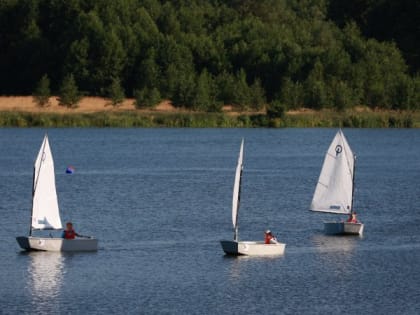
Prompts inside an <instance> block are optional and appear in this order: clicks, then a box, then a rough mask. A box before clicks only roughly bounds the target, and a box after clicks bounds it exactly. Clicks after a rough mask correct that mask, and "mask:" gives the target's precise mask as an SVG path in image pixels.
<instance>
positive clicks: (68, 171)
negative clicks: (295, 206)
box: [66, 166, 74, 174]
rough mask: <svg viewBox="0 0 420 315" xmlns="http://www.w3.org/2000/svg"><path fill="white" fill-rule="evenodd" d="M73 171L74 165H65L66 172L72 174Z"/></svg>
mask: <svg viewBox="0 0 420 315" xmlns="http://www.w3.org/2000/svg"><path fill="white" fill-rule="evenodd" d="M73 173H74V167H73V166H67V168H66V174H73Z"/></svg>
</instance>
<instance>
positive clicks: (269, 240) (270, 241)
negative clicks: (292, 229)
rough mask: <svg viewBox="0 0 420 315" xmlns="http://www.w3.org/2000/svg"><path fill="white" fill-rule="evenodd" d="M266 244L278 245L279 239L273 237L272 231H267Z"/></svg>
mask: <svg viewBox="0 0 420 315" xmlns="http://www.w3.org/2000/svg"><path fill="white" fill-rule="evenodd" d="M264 243H265V244H277V243H278V242H277V238H276V237H275V236H274V235H273V233H272V232H271V231H270V230H267V231H265V237H264Z"/></svg>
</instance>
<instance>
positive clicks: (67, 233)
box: [62, 222, 79, 240]
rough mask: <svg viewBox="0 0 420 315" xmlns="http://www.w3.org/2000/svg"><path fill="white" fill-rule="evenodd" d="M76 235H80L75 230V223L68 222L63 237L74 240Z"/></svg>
mask: <svg viewBox="0 0 420 315" xmlns="http://www.w3.org/2000/svg"><path fill="white" fill-rule="evenodd" d="M76 236H79V234H77V233H76V232H75V231H74V229H73V224H72V223H71V222H67V223H66V229H65V230H64V231H63V234H62V237H63V238H65V239H66V240H73V239H75V238H76Z"/></svg>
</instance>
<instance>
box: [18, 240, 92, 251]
mask: <svg viewBox="0 0 420 315" xmlns="http://www.w3.org/2000/svg"><path fill="white" fill-rule="evenodd" d="M16 240H17V242H18V243H19V246H20V247H21V248H22V249H24V250H27V251H30V250H42V251H53V252H80V251H81V252H88V251H97V250H98V240H97V239H96V238H76V239H73V240H68V239H63V238H53V237H33V236H29V237H28V236H18V237H16Z"/></svg>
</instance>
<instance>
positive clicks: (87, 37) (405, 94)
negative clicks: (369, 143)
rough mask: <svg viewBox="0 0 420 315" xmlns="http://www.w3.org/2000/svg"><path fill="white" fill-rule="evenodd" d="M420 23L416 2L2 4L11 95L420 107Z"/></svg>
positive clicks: (243, 106) (83, 0) (6, 86)
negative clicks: (73, 94) (41, 93)
mask: <svg viewBox="0 0 420 315" xmlns="http://www.w3.org/2000/svg"><path fill="white" fill-rule="evenodd" d="M419 21H420V2H419V1H414V0H412V1H410V0H401V1H394V0H376V1H372V0H354V1H347V2H346V1H340V0H258V1H256V0H230V1H228V0H189V1H188V0H171V1H165V0H113V1H107V0H2V1H0V95H32V94H34V91H36V90H37V89H38V90H39V89H40V88H42V89H43V91H44V92H45V91H47V92H48V93H51V94H53V95H60V93H62V94H63V93H64V91H66V90H68V89H69V88H70V89H71V90H73V91H76V93H79V94H80V95H89V96H102V97H107V98H111V99H113V100H115V104H117V103H118V102H119V101H120V100H121V99H123V98H124V97H133V98H134V99H135V100H136V106H137V107H139V108H141V107H152V106H154V105H155V104H157V103H158V102H159V101H160V100H162V99H169V100H171V102H172V103H173V104H174V105H175V106H180V107H184V108H188V109H191V110H195V111H204V112H219V111H220V110H221V108H222V106H223V105H225V104H229V105H233V106H235V107H236V109H237V110H239V111H242V110H262V109H264V108H268V109H267V111H268V113H272V114H273V115H276V113H277V112H280V113H281V112H282V111H284V110H289V109H297V108H302V107H305V108H311V109H317V110H318V109H324V108H327V109H336V110H340V111H341V110H345V109H349V108H353V107H355V106H358V105H363V106H369V107H370V108H374V109H387V110H388V109H392V110H415V109H420V71H419V70H420V41H419V40H418V39H419V38H420V26H419V25H420V24H419ZM70 102H76V103H77V97H76V98H74V99H72V100H70ZM72 104H74V103H72Z"/></svg>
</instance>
